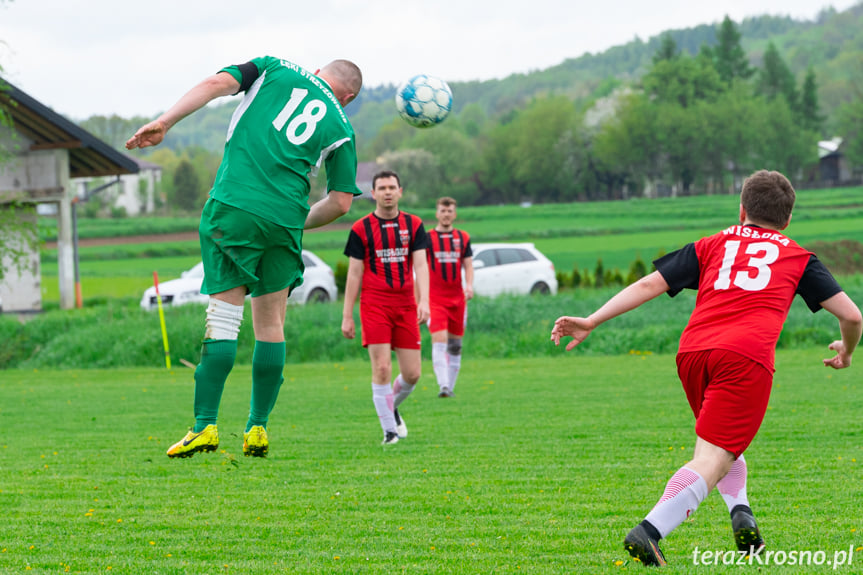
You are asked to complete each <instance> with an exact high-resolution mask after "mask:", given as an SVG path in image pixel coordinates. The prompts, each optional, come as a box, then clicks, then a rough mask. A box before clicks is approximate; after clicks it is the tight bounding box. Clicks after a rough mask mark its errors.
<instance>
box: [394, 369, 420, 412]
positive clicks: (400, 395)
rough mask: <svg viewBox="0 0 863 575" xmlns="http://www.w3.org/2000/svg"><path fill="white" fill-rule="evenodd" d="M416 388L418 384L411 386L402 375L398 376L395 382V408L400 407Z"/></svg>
mask: <svg viewBox="0 0 863 575" xmlns="http://www.w3.org/2000/svg"><path fill="white" fill-rule="evenodd" d="M416 386H417V385H416V384H413V385H411V384H409V383H408V382H406V381H405V380H404V378H403V377H402V374H398V375H397V376H396V380H395V381H394V382H393V407H398V406H400V405H401V404H402V402H403V401H404V400H405V399H407V397H408V396H409V395H410V394H411V392H412V391H413V390H414V388H415V387H416Z"/></svg>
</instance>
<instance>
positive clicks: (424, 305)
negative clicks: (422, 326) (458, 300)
mask: <svg viewBox="0 0 863 575" xmlns="http://www.w3.org/2000/svg"><path fill="white" fill-rule="evenodd" d="M411 257H412V258H413V264H414V273H415V274H416V286H417V292H418V293H419V297H418V299H417V321H418V322H419V323H425V322H427V321H428V319H429V316H430V315H431V311H430V309H429V268H428V260H426V251H425V249H422V250H416V251H414V252H413V253H412V254H411Z"/></svg>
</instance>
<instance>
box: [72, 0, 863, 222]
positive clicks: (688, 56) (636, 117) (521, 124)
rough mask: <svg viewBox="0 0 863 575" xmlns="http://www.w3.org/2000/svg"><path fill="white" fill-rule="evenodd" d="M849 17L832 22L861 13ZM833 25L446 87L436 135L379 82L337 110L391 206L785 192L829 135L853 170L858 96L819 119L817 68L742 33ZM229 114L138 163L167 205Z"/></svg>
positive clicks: (775, 22) (784, 23)
mask: <svg viewBox="0 0 863 575" xmlns="http://www.w3.org/2000/svg"><path fill="white" fill-rule="evenodd" d="M852 12H853V10H852V11H849V17H848V18H846V19H848V20H854V19H860V14H857V13H856V12H853V14H852ZM860 12H861V13H863V8H861V10H860ZM851 16H853V18H851ZM842 18H843V16H842V15H837V14H835V11H832V12H824V13H822V14H821V15H820V16H819V22H817V23H811V24H809V25H808V27H804V28H803V29H800V28H796V27H795V26H797V23H795V22H794V21H791V20H790V19H787V18H776V17H762V18H758V19H752V20H746V21H744V22H743V23H742V24H741V26H740V27H738V26H737V25H735V24H734V22H732V21H731V20H730V19H729V18H727V17H726V18H725V19H724V21H723V22H722V23H721V24H720V25H718V26H708V25H704V26H699V27H696V28H693V29H689V30H686V31H672V32H669V33H666V34H664V35H662V36H661V37H657V38H654V39H651V40H650V41H649V42H647V43H642V42H640V41H634V42H632V43H630V44H627V45H625V46H622V47H617V48H613V49H611V50H609V51H607V52H606V53H603V54H601V55H596V56H591V55H585V56H582V57H580V58H578V59H576V60H571V61H567V62H564V63H563V64H561V65H560V66H558V67H555V68H553V69H549V70H544V71H539V72H536V73H531V74H526V75H514V76H513V77H511V78H507V79H506V80H502V81H490V82H483V83H479V82H468V83H462V84H456V85H454V86H453V88H454V93H455V102H456V108H455V110H454V112H453V114H452V116H451V117H450V118H449V119H447V121H446V122H444V123H443V124H442V125H440V126H438V127H436V128H434V129H428V130H417V129H415V128H412V127H410V126H408V125H407V124H406V123H404V122H402V121H401V120H400V119H398V118H397V117H396V116H395V113H394V110H393V105H392V93H393V91H394V87H393V86H381V87H376V88H370V89H367V90H364V91H363V93H361V95H360V98H358V100H357V102H356V103H354V104H352V105H351V106H350V107H349V108H348V109H347V111H348V113H349V115H351V120H352V123H353V124H354V126H355V128H356V131H357V142H358V150H359V154H360V160H361V161H367V162H376V163H378V164H379V167H381V168H383V167H386V168H391V169H396V170H398V171H399V172H400V173H401V174H402V176H403V180H404V184H405V196H406V197H405V200H404V203H405V205H429V202H433V200H434V198H436V197H438V196H440V195H442V194H447V195H451V196H454V197H456V198H457V199H458V200H459V201H460V202H461V203H462V204H463V205H465V204H466V205H488V204H498V203H516V202H569V201H588V200H603V199H616V198H626V197H631V196H641V195H648V196H652V195H674V194H681V195H684V194H701V193H723V192H732V191H734V190H735V189H737V188H738V187H739V184H740V180H741V179H742V178H743V177H745V176H746V175H747V174H749V173H750V172H752V171H753V170H755V169H760V168H770V169H776V170H780V171H782V172H784V173H786V174H787V175H788V176H789V177H791V178H792V180H794V181H795V182H796V183H798V184H799V183H800V182H805V181H807V180H809V179H811V178H813V177H815V176H816V175H817V170H816V168H817V160H818V156H817V142H818V140H820V139H822V138H824V137H827V136H833V135H840V136H842V137H844V138H845V140H846V146H845V153H846V155H847V157H848V158H849V160H851V161H852V162H853V163H855V164H857V165H861V164H863V133H861V126H863V122H861V119H863V97H861V96H863V94H861V92H860V88H861V87H860V86H859V85H855V84H854V83H853V82H852V83H851V84H848V85H846V86H845V88H844V89H845V91H846V93H847V92H852V93H854V95H855V96H856V97H852V98H850V99H849V98H847V97H846V101H845V103H843V104H839V105H838V106H832V110H833V113H832V116H831V118H829V120H830V121H829V122H825V120H828V117H827V116H828V115H827V114H826V113H824V112H823V111H822V105H821V102H820V101H819V93H820V92H823V90H819V88H823V87H821V86H819V77H820V74H821V72H822V70H827V69H828V66H827V65H823V66H819V67H816V66H813V65H810V66H809V67H808V69H806V70H805V75H804V74H802V73H801V74H800V81H799V82H798V80H797V77H796V76H795V74H794V73H793V72H792V69H791V67H790V66H789V64H788V63H787V62H786V60H785V59H784V58H783V55H782V53H781V51H780V48H779V46H778V45H777V44H776V43H774V42H772V41H770V40H765V41H764V42H763V46H762V47H761V48H759V52H758V57H757V58H755V59H753V56H752V54H751V52H750V54H747V51H746V50H744V47H743V43H742V36H743V34H742V33H741V30H744V31H746V32H747V34H749V33H751V34H753V35H754V36H755V37H756V38H761V37H767V38H770V37H776V38H780V39H781V46H782V48H783V49H784V50H786V51H789V53H790V54H791V55H792V58H795V61H796V60H798V59H799V54H800V49H801V46H803V44H800V45H799V46H793V45H792V44H793V42H790V41H788V40H786V39H785V38H786V36H787V34H786V35H785V36H783V35H782V33H783V32H786V31H792V32H793V34H796V35H797V36H800V37H806V34H814V33H815V31H817V30H818V29H819V28H818V27H819V26H822V25H827V24H831V25H834V26H835V25H836V24H835V21H837V20H838V19H842ZM825 23H826V24H825ZM801 30H802V31H801ZM789 33H791V32H789ZM825 33H826V32H825ZM759 35H760V36H759ZM698 43H700V47H698V48H697V49H696V47H695V46H696V45H699V44H698ZM789 45H792V49H789V47H788V46H789ZM648 47H649V49H651V50H652V55H651V56H650V59H649V61H647V62H646V63H645V57H644V50H645V49H647V48H648ZM856 54H857V55H858V56H859V53H856ZM609 58H611V59H614V61H615V62H618V64H620V65H621V66H624V68H625V69H626V70H629V72H628V73H631V74H632V75H638V79H637V80H630V81H626V80H624V79H621V76H620V75H615V74H608V75H605V76H602V75H601V74H600V72H601V71H602V69H603V68H602V67H601V66H600V64H599V63H600V62H606V61H608V59H609ZM837 58H838V59H842V58H841V55H840V56H837ZM822 59H823V58H822ZM851 60H852V61H853V58H851ZM753 61H757V65H753V64H752V62H753ZM816 61H817V59H816ZM830 62H831V63H830V66H829V70H831V71H832V70H833V68H834V66H833V63H832V62H833V61H832V60H831V61H830ZM796 65H798V66H799V62H797V64H796ZM856 65H857V66H858V67H860V69H859V70H852V69H851V68H853V66H854V64H853V62H852V64H851V68H849V70H850V71H851V72H860V74H858V77H863V66H861V65H860V64H859V63H858V64H856ZM576 68H577V69H578V70H579V73H584V74H586V75H587V76H588V77H589V78H590V82H592V83H591V84H590V86H589V87H588V88H584V86H582V85H580V84H579V85H575V84H572V83H571V81H570V78H571V76H570V75H568V73H569V71H571V69H572V70H575V69H576ZM831 73H832V72H831ZM831 77H832V76H831ZM851 77H852V78H853V77H854V74H853V73H851ZM831 81H832V80H831ZM568 82H569V83H568ZM528 84H530V86H531V89H532V90H533V91H532V92H528V91H527V90H528ZM831 86H832V84H831ZM526 93H529V94H532V95H531V96H530V97H527V98H526V97H525V94H526ZM828 93H829V94H831V98H832V99H835V93H834V91H828ZM232 108H233V106H232V105H226V106H219V107H213V108H212V110H210V109H208V110H207V111H206V113H204V114H199V115H194V116H192V117H190V118H188V119H187V120H186V122H189V123H187V124H183V123H181V124H180V125H178V126H177V128H176V129H175V132H177V134H176V137H175V138H173V143H172V144H171V145H170V146H169V145H167V144H168V143H167V142H166V146H165V147H163V148H159V149H156V150H155V151H153V152H152V153H151V155H149V156H148V160H150V161H152V162H155V163H158V164H160V165H162V166H163V168H164V169H165V177H164V178H163V184H162V197H163V199H164V201H165V205H167V206H171V207H178V208H181V209H187V210H190V209H191V210H194V209H195V208H196V207H199V206H200V203H201V202H202V201H203V198H204V197H205V196H206V193H207V191H208V189H209V186H210V185H211V184H212V181H213V177H214V175H215V171H216V166H217V165H218V161H219V157H220V151H221V149H220V148H221V145H222V143H223V141H224V127H225V126H226V125H227V118H228V117H229V115H230V112H231V110H232ZM143 120H144V119H143V118H141V119H138V118H135V119H132V120H128V121H127V120H122V119H119V118H111V119H105V118H99V117H94V118H91V119H89V120H86V121H84V122H83V123H82V126H84V127H85V128H86V129H88V130H91V131H93V132H94V133H96V134H97V135H99V136H100V137H106V136H107V137H109V138H110V139H109V141H110V142H111V143H112V144H114V145H116V146H118V147H119V146H121V145H122V141H124V140H125V138H126V137H128V134H130V133H132V132H133V131H134V129H136V128H137V126H138V125H140V124H141V123H143V122H142V121H143ZM100 122H101V124H104V125H100ZM120 124H125V125H123V126H122V129H121V130H117V129H116V128H117V126H118V125H120ZM825 126H828V128H825ZM829 126H832V127H833V128H836V129H837V130H835V131H830V128H829ZM216 127H218V129H215V128H216ZM120 132H122V134H120ZM202 138H203V139H202ZM217 140H218V141H217ZM323 181H324V180H323V178H321V179H320V181H319V182H318V183H317V185H316V188H317V192H316V193H319V192H321V191H322V190H321V187H322V186H323Z"/></svg>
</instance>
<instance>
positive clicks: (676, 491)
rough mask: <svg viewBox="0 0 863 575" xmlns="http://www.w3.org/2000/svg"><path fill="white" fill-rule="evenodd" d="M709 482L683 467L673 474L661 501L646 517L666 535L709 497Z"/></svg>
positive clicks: (660, 532)
mask: <svg viewBox="0 0 863 575" xmlns="http://www.w3.org/2000/svg"><path fill="white" fill-rule="evenodd" d="M707 493H708V491H707V483H706V482H705V481H704V478H703V477H701V475H700V474H699V473H698V472H697V471H694V470H692V469H689V468H688V467H681V468H680V469H678V470H677V473H675V474H674V475H672V476H671V479H669V480H668V484H666V486H665V492H664V493H663V494H662V497H661V498H660V499H659V502H658V503H657V504H656V506H654V508H653V509H652V510H651V511H650V513H648V514H647V517H646V518H645V519H646V520H647V521H649V522H650V524H651V525H653V526H654V527H656V530H657V531H659V534H660V535H661V536H662V537H665V536H666V535H668V534H669V533H671V532H672V531H674V529H675V528H676V527H677V526H678V525H680V524H681V523H683V521H684V520H685V519H686V518H687V517H689V516H690V515H692V514H693V513H694V512H695V510H696V509H698V505H699V504H700V503H701V502H702V501H704V500H705V499H706V498H707Z"/></svg>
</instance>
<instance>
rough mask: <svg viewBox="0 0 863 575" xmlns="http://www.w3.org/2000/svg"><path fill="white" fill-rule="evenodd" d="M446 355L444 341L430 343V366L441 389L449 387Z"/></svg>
mask: <svg viewBox="0 0 863 575" xmlns="http://www.w3.org/2000/svg"><path fill="white" fill-rule="evenodd" d="M446 356H447V353H446V343H443V342H441V343H433V344H432V368H434V376H435V377H436V378H437V386H438V387H439V388H441V389H442V390H443V389H449V388H450V387H449V384H450V381H449V371H448V370H447V364H446Z"/></svg>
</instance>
